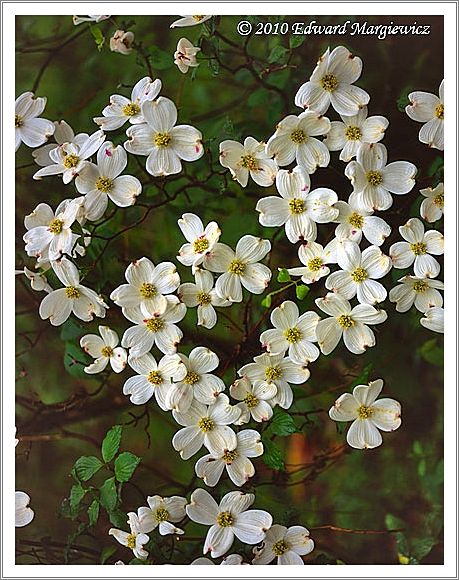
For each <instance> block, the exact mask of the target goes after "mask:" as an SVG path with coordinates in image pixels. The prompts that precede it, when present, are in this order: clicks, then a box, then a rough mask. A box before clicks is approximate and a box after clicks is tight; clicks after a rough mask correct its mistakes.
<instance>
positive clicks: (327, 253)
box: [287, 242, 336, 284]
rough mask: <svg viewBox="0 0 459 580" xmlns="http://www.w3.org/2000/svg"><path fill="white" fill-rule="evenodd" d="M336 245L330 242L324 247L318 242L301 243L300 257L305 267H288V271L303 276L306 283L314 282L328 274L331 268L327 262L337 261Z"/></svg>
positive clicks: (292, 274) (293, 274) (302, 278)
mask: <svg viewBox="0 0 459 580" xmlns="http://www.w3.org/2000/svg"><path fill="white" fill-rule="evenodd" d="M335 245H336V244H332V243H331V242H330V243H328V244H327V245H326V246H325V248H324V247H323V246H321V245H320V244H317V243H316V242H306V243H303V244H301V246H300V247H299V248H298V258H299V259H300V262H301V263H302V264H304V267H302V266H299V267H297V268H287V272H288V273H289V274H290V275H291V276H301V280H302V282H304V283H305V284H313V283H314V282H317V281H318V280H320V278H322V277H323V276H328V274H329V273H330V268H328V266H327V264H333V263H335V262H336V257H335V254H336V252H335V250H334V246H335Z"/></svg>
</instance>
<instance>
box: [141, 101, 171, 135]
mask: <svg viewBox="0 0 459 580" xmlns="http://www.w3.org/2000/svg"><path fill="white" fill-rule="evenodd" d="M142 115H143V116H144V118H145V121H146V122H147V123H148V125H150V127H151V128H152V129H153V130H154V131H155V132H157V133H168V132H169V131H170V130H171V129H172V128H173V127H174V125H175V124H176V122H177V108H176V106H175V105H174V103H173V102H172V101H171V100H170V99H167V98H166V97H159V98H158V99H157V100H156V101H145V102H144V103H143V104H142Z"/></svg>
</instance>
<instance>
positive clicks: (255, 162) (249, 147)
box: [220, 137, 277, 187]
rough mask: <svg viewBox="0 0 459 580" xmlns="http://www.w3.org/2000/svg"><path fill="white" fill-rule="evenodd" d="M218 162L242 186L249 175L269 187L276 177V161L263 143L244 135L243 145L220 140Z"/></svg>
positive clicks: (256, 181)
mask: <svg viewBox="0 0 459 580" xmlns="http://www.w3.org/2000/svg"><path fill="white" fill-rule="evenodd" d="M220 163H221V165H223V167H227V168H228V169H229V170H230V171H231V175H232V176H233V179H234V180H235V181H237V182H238V183H240V184H241V185H242V187H246V185H247V183H248V181H249V175H250V177H251V178H252V179H253V180H254V181H255V183H256V184H258V185H261V186H262V187H269V186H270V185H272V184H273V183H274V180H275V178H276V173H277V163H276V162H275V161H273V160H272V159H271V158H270V156H269V155H268V154H267V153H266V151H265V143H263V141H257V140H256V139H254V138H253V137H246V138H245V140H244V144H243V145H242V144H241V143H238V141H232V140H230V139H228V140H226V141H222V142H221V143H220Z"/></svg>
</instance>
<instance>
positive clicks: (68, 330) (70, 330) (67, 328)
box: [60, 318, 84, 340]
mask: <svg viewBox="0 0 459 580" xmlns="http://www.w3.org/2000/svg"><path fill="white" fill-rule="evenodd" d="M83 332H84V330H83V328H82V327H81V326H80V325H79V324H78V323H77V322H76V321H75V320H73V318H69V319H68V320H67V321H66V322H64V324H63V325H62V326H61V335H60V336H61V339H62V340H74V339H75V338H78V337H79V336H81V334H82V333H83Z"/></svg>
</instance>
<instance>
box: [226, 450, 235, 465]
mask: <svg viewBox="0 0 459 580" xmlns="http://www.w3.org/2000/svg"><path fill="white" fill-rule="evenodd" d="M238 455H239V453H238V452H237V451H236V450H235V451H228V450H226V451H225V452H224V453H223V456H222V458H223V461H224V462H225V463H226V465H231V464H232V463H233V461H234V460H235V459H236V457H237V456H238Z"/></svg>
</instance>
